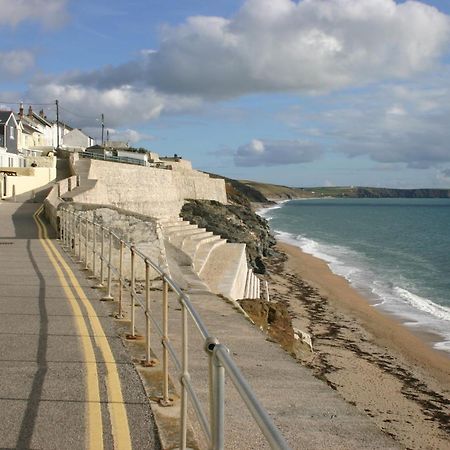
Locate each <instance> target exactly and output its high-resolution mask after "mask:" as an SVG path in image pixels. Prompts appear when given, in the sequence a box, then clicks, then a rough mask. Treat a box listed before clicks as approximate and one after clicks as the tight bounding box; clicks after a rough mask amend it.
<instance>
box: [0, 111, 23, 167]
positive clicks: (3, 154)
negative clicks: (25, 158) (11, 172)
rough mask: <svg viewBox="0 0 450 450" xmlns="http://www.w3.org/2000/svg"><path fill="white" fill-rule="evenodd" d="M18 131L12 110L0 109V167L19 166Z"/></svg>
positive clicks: (20, 162) (20, 161) (20, 160)
mask: <svg viewBox="0 0 450 450" xmlns="http://www.w3.org/2000/svg"><path fill="white" fill-rule="evenodd" d="M18 139H19V131H18V124H17V120H16V118H15V117H14V113H13V112H12V111H0V167H20V166H21V165H22V164H23V162H22V159H21V158H20V156H19V150H18Z"/></svg>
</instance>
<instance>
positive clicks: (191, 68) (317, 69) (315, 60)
mask: <svg viewBox="0 0 450 450" xmlns="http://www.w3.org/2000/svg"><path fill="white" fill-rule="evenodd" d="M449 32H450V20H449V17H448V16H446V15H444V14H442V13H440V12H439V11H438V10H437V9H434V8H432V7H430V6H428V5H425V4H422V3H419V2H412V1H407V2H405V3H402V4H396V3H395V2H394V1H393V0H327V1H320V0H303V1H300V2H294V1H291V0H277V1H276V2H274V1H273V0H247V1H246V2H245V3H244V6H243V7H242V9H241V10H240V11H239V12H238V13H237V15H236V16H235V17H233V18H232V19H230V20H227V19H223V18H219V17H191V18H189V19H188V20H187V21H186V22H185V23H184V24H183V25H181V26H178V27H175V28H166V29H165V30H164V31H163V34H162V43H161V48H160V49H159V51H158V52H157V53H155V54H153V55H151V57H150V58H149V59H148V61H147V64H146V67H145V69H146V70H145V74H143V76H144V77H145V78H146V80H147V81H148V82H150V83H152V84H153V85H154V86H156V87H157V88H158V89H162V90H165V91H168V92H183V93H196V94H198V95H204V96H210V97H221V96H224V97H227V96H235V95H240V94H245V93H251V92H261V91H299V92H318V91H319V92H323V91H329V90H333V89H339V88H342V87H345V86H351V85H354V84H361V83H367V82H371V81H374V80H380V79H386V78H398V77H408V76H410V75H411V74H414V73H416V72H420V71H422V70H425V69H427V68H429V67H430V66H431V65H432V64H433V63H435V62H436V60H437V59H438V58H439V56H440V55H441V54H442V53H443V52H444V51H445V50H446V46H447V44H448V43H449Z"/></svg>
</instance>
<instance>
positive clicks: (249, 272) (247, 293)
mask: <svg viewBox="0 0 450 450" xmlns="http://www.w3.org/2000/svg"><path fill="white" fill-rule="evenodd" d="M252 275H253V272H252V270H251V269H248V270H247V278H246V279H245V290H244V298H250V279H251V276H252Z"/></svg>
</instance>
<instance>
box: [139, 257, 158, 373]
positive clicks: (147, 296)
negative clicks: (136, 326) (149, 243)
mask: <svg viewBox="0 0 450 450" xmlns="http://www.w3.org/2000/svg"><path fill="white" fill-rule="evenodd" d="M151 352H152V348H151V305H150V263H149V262H148V260H147V259H146V260H145V359H144V360H143V361H142V365H143V366H144V367H153V366H154V365H156V360H155V359H152V355H151Z"/></svg>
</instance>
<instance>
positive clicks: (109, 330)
mask: <svg viewBox="0 0 450 450" xmlns="http://www.w3.org/2000/svg"><path fill="white" fill-rule="evenodd" d="M40 206H41V205H40V204H39V203H12V202H4V201H2V202H0V448H2V449H9V448H11V449H12V448H14V449H31V448H32V449H83V448H90V449H96V450H97V449H102V448H105V449H110V448H116V449H119V448H120V449H128V448H135V449H158V448H160V445H159V442H158V439H157V432H156V431H155V425H154V422H153V416H152V412H151V410H150V406H149V404H148V401H147V398H146V396H145V393H144V390H143V387H142V384H141V381H140V378H139V376H138V374H137V373H136V371H135V368H134V366H133V364H132V361H131V360H130V357H129V355H128V354H127V352H126V351H125V347H124V345H123V343H122V340H121V338H120V336H119V335H118V332H117V328H116V325H115V323H114V320H113V319H112V318H111V317H109V312H110V307H108V305H105V304H104V303H102V302H100V301H98V300H99V298H100V297H101V293H98V292H97V291H94V290H93V289H92V288H91V285H92V284H93V283H91V282H90V281H89V280H88V279H87V278H86V277H83V276H81V275H80V274H81V272H80V267H79V266H77V264H76V263H75V262H74V261H72V260H71V259H69V258H68V256H67V255H66V254H65V253H64V252H62V251H61V250H60V247H59V245H58V244H57V243H56V242H55V241H54V239H52V238H53V237H54V236H52V235H51V232H50V228H49V226H48V225H46V224H45V222H44V221H43V218H42V215H41V216H37V214H36V212H37V211H38V209H39V208H40ZM35 216H36V217H35Z"/></svg>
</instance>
